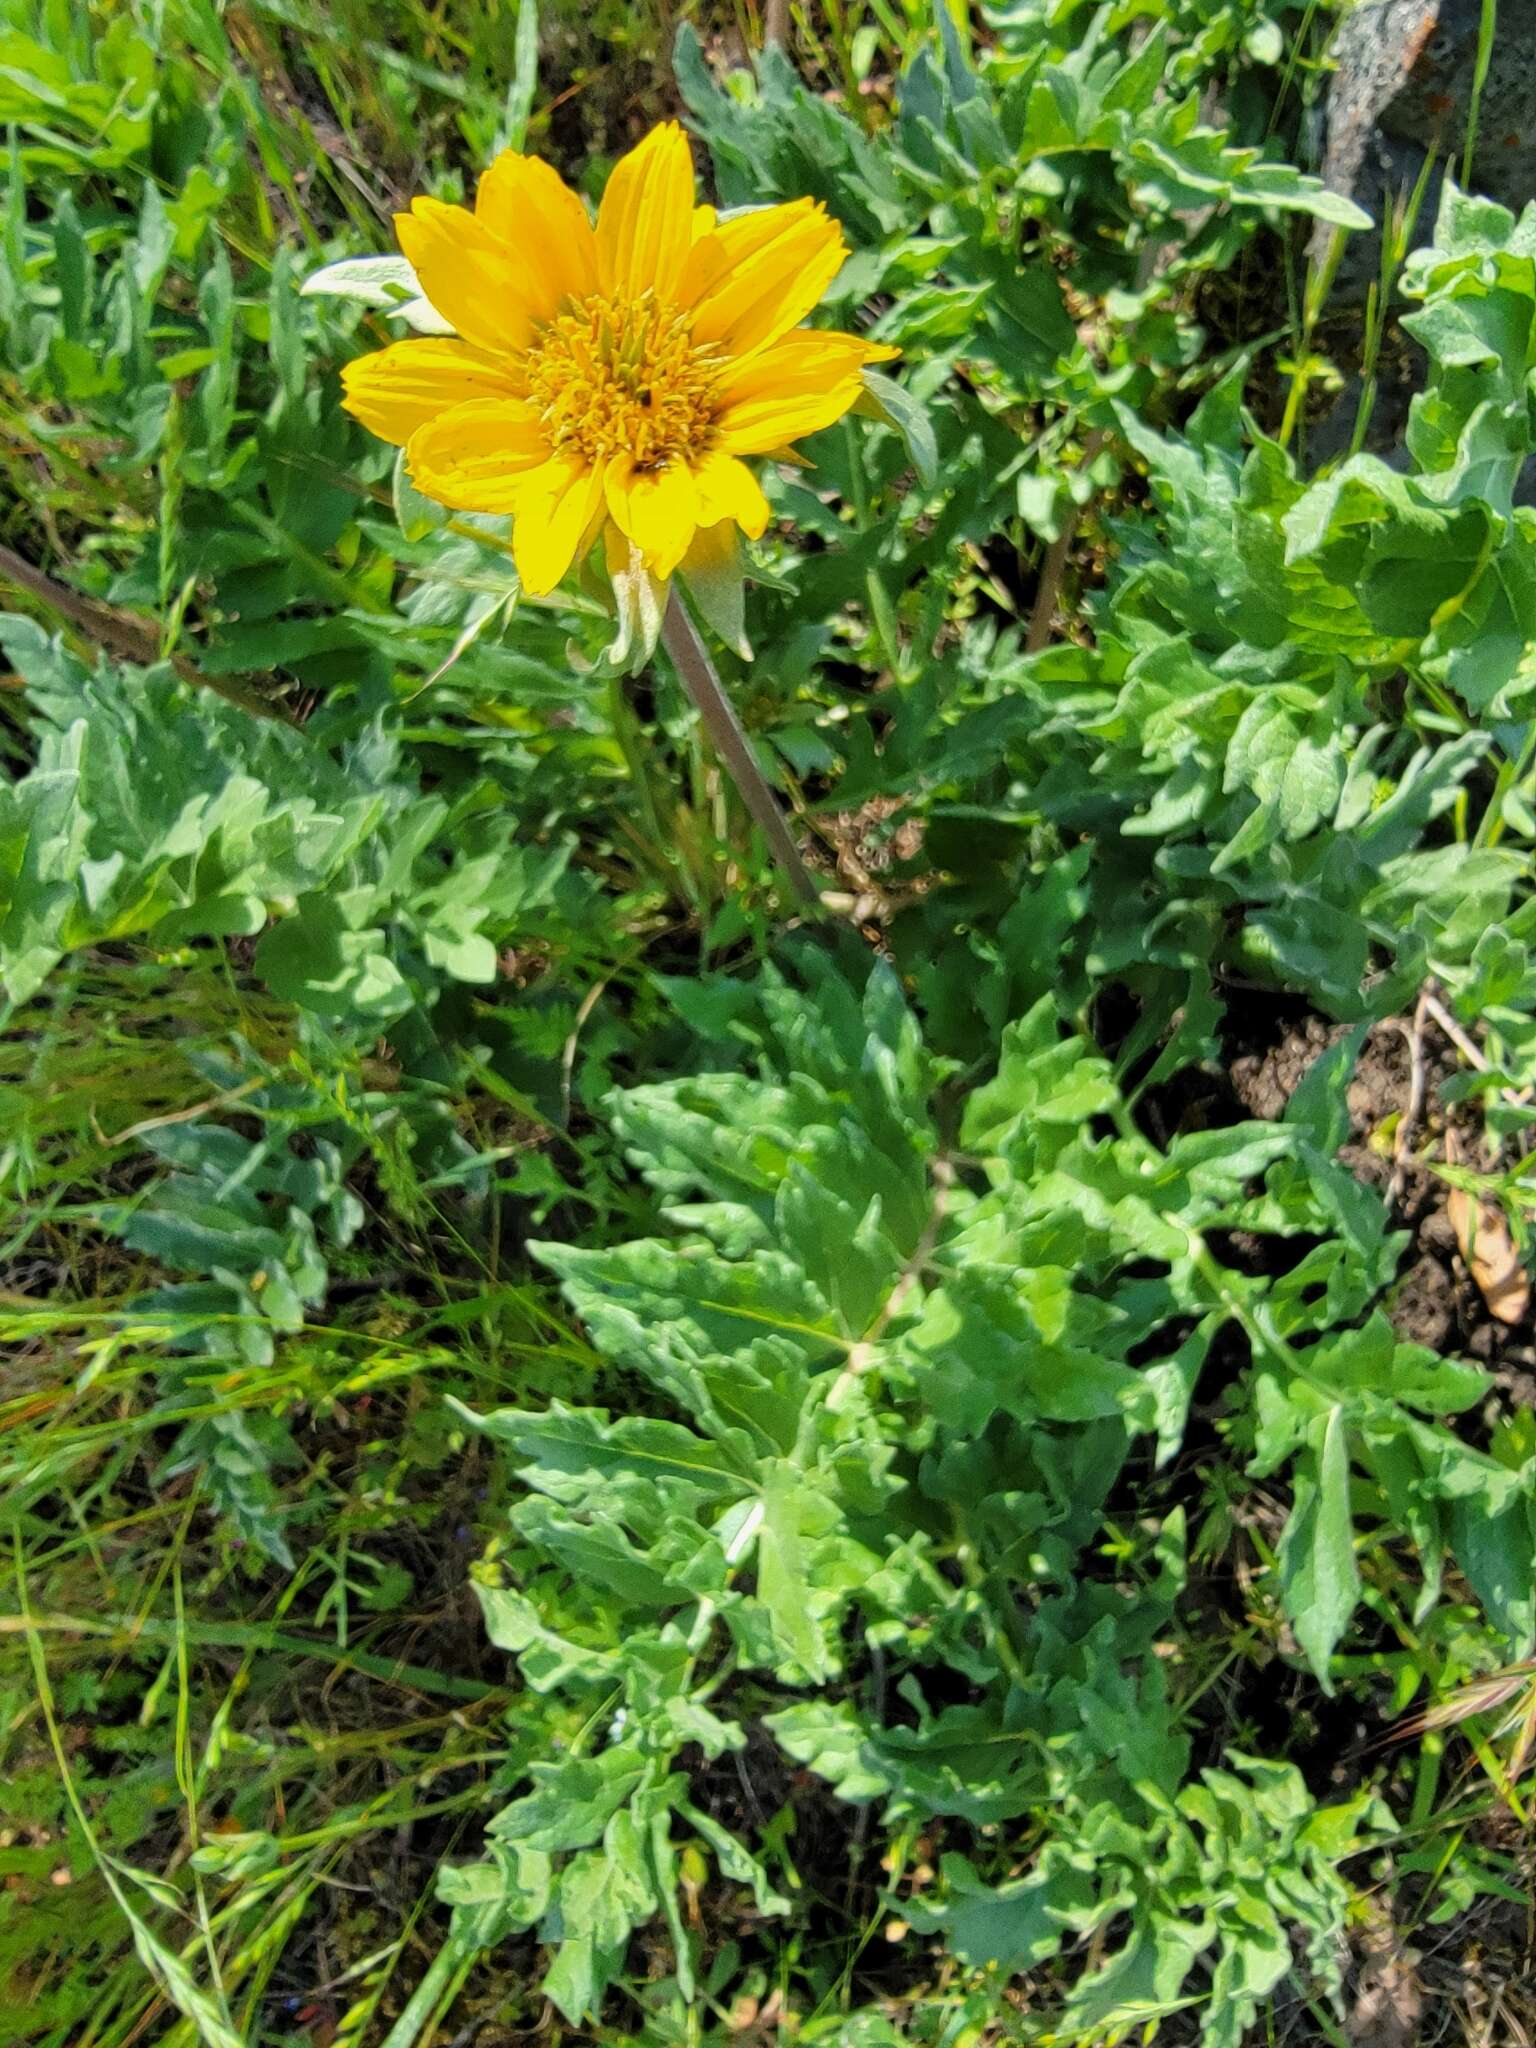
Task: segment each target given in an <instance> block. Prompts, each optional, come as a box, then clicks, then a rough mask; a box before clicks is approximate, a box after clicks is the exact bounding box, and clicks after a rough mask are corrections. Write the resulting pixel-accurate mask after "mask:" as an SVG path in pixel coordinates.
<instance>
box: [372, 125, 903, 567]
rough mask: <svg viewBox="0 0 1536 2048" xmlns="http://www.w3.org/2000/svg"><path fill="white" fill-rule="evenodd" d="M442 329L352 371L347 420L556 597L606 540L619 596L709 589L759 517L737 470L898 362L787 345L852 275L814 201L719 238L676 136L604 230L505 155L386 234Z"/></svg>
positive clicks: (761, 511)
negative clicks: (469, 186)
mask: <svg viewBox="0 0 1536 2048" xmlns="http://www.w3.org/2000/svg"><path fill="white" fill-rule="evenodd" d="M396 226H397V228H398V230H399V235H400V247H401V249H402V250H403V251H404V253H405V256H406V258H407V259H408V261H409V263H410V265H411V268H412V269H413V270H414V272H415V276H416V279H417V281H418V283H419V286H420V290H421V292H422V294H423V295H424V297H425V299H426V300H427V301H429V302H430V306H431V308H432V309H433V310H434V311H435V312H436V313H437V314H438V315H439V316H440V317H441V319H442V321H443V322H444V323H445V324H446V326H447V328H448V329H449V330H450V334H449V335H445V336H444V337H442V338H438V337H436V336H430V337H422V338H420V339H416V340H410V341H399V342H396V343H395V344H394V345H393V346H392V347H390V348H386V349H383V350H381V351H380V352H379V353H378V354H377V355H371V356H364V357H361V358H360V359H359V360H358V361H356V362H354V363H350V364H349V365H348V366H347V369H346V371H345V372H344V379H345V384H346V405H347V409H348V410H349V411H350V412H351V413H353V414H354V415H355V416H356V417H357V418H358V419H360V420H361V421H362V422H363V424H364V425H365V426H366V427H369V428H371V430H372V431H373V432H374V433H376V434H378V435H381V436H382V437H383V439H385V440H386V441H392V442H394V443H395V444H396V445H397V446H400V447H403V448H404V449H405V462H406V467H407V469H408V470H409V472H410V476H411V481H412V482H413V483H414V484H415V486H416V488H417V489H418V490H419V491H421V492H422V493H423V494H424V495H425V496H427V497H429V498H435V499H436V500H437V501H438V502H439V503H440V504H443V505H450V506H454V507H456V508H458V509H459V510H461V511H468V512H505V513H510V514H511V515H512V521H513V526H512V549H513V555H514V557H515V559H516V562H517V568H518V575H519V577H520V579H521V581H522V585H523V588H524V589H525V590H526V591H528V592H530V593H531V594H533V595H535V596H539V595H542V594H544V593H545V592H547V591H550V590H553V589H554V587H555V585H556V584H557V583H558V582H559V581H560V579H561V578H562V577H563V576H564V575H565V574H566V572H567V570H568V569H569V568H570V566H571V564H572V562H573V561H575V560H576V559H577V558H578V557H579V556H581V555H583V554H585V552H586V551H587V549H589V548H590V547H591V546H593V545H594V543H595V542H596V541H597V540H598V538H599V537H600V536H601V537H603V538H604V539H605V540H606V544H607V559H608V566H609V568H610V571H612V572H613V573H614V575H615V579H616V581H617V580H618V578H619V577H620V575H621V574H624V573H630V574H633V573H634V572H636V571H638V572H641V573H643V575H644V576H645V578H647V579H648V580H649V579H654V582H655V583H657V584H659V583H664V582H665V581H666V580H667V579H668V578H669V577H670V576H671V575H672V574H673V572H674V571H675V570H677V569H678V568H679V567H681V568H682V569H683V571H684V573H685V574H689V575H694V574H697V575H699V576H700V577H704V578H707V577H708V576H710V575H711V574H714V573H718V572H719V570H720V569H721V568H722V567H723V566H725V565H728V564H731V563H734V561H735V557H736V549H737V542H736V531H737V529H738V528H740V530H741V531H742V532H743V533H745V534H747V535H749V536H750V537H751V538H753V539H756V538H757V537H758V535H760V534H761V533H762V531H763V529H764V528H765V526H766V525H767V523H768V505H767V501H766V500H765V499H764V497H763V494H762V491H761V489H760V488H759V486H758V482H757V479H756V477H755V476H754V475H753V474H752V471H751V470H750V469H749V468H748V467H747V465H746V464H745V463H744V462H743V461H742V459H741V458H742V457H743V456H744V455H766V454H771V453H775V452H778V451H781V450H784V449H786V448H787V446H788V444H789V443H790V442H791V441H793V440H794V439H795V438H796V437H797V436H798V435H801V434H812V433H815V432H816V431H817V430H818V429H820V428H822V427H827V426H830V425H831V424H832V423H833V421H834V420H837V419H840V418H841V417H842V415H843V414H844V413H845V412H847V411H848V410H849V408H850V407H851V406H853V405H854V404H855V403H856V402H857V401H858V399H859V398H860V396H861V395H862V393H863V389H864V386H863V383H862V380H861V372H862V370H863V368H864V366H865V365H866V364H868V363H875V362H879V361H882V360H884V359H886V358H888V357H890V356H892V355H894V354H895V353H896V351H895V350H894V349H888V348H882V347H880V346H878V345H876V344H873V343H870V342H866V341H861V340H860V339H858V337H856V336H854V335H851V334H832V333H827V332H825V331H817V330H812V329H803V328H800V326H799V323H800V322H801V321H802V320H804V319H805V317H806V315H807V314H808V313H809V312H810V311H811V310H812V308H813V307H814V306H815V305H816V303H817V301H818V300H819V299H820V298H821V297H822V295H823V294H824V293H825V291H826V290H827V287H828V286H829V285H830V284H831V282H832V280H833V278H834V277H835V276H836V275H837V273H838V271H839V270H840V269H841V267H842V265H843V262H844V260H845V258H846V256H847V253H848V252H847V249H846V247H845V245H844V242H843V238H842V234H841V232H840V230H839V229H838V226H837V224H836V222H835V221H833V220H831V219H830V218H829V217H828V215H827V213H826V211H825V209H824V208H823V207H821V206H820V205H818V204H815V203H813V202H812V201H810V200H797V201H795V202H794V203H793V204H791V205H787V206H769V207H762V208H758V209H755V210H752V211H749V212H745V213H740V214H737V215H735V216H733V217H730V218H727V219H724V220H722V219H719V218H717V216H716V214H715V212H714V210H713V209H712V208H711V207H708V206H697V205H695V203H694V185H693V161H692V158H691V157H690V155H689V151H688V143H687V139H686V138H685V136H684V134H683V131H682V130H681V128H679V127H678V126H677V124H676V123H675V122H668V123H667V124H666V125H665V126H664V127H661V128H657V129H655V130H654V131H653V132H652V133H651V134H650V135H648V136H647V137H646V139H645V140H644V142H642V143H641V144H640V145H639V147H638V148H637V149H634V150H632V151H631V152H630V154H629V155H628V156H626V157H625V158H623V159H622V161H621V162H620V163H619V164H618V165H617V166H616V167H615V169H614V171H613V174H612V176H611V177H610V178H609V180H608V186H607V189H606V191H605V192H604V194H603V203H602V206H601V207H600V208H599V210H598V216H597V225H596V227H595V228H594V226H593V225H592V223H591V221H590V220H589V219H588V217H587V211H586V208H585V207H584V206H583V204H582V202H581V200H580V199H579V198H578V197H577V196H576V194H575V193H574V192H571V191H570V190H569V189H568V188H567V187H566V186H565V185H564V184H563V183H562V182H561V180H560V178H559V176H558V175H557V173H556V172H554V171H553V170H552V169H551V168H550V167H549V165H548V164H546V163H543V162H541V161H540V160H539V159H538V158H537V157H528V156H521V155H519V154H518V153H517V152H516V151H515V150H507V151H505V152H503V154H502V155H500V156H499V157H497V159H496V161H495V162H494V163H493V164H492V165H491V167H490V169H489V170H488V171H487V172H486V174H485V176H484V177H483V178H482V179H481V180H480V185H479V189H478V191H477V193H476V195H475V210H474V212H473V213H470V212H469V211H468V210H467V209H465V208H464V207H460V206H445V205H443V204H441V203H440V202H439V201H438V200H435V199H417V200H415V201H414V202H413V204H412V207H411V211H410V212H409V213H406V214H400V215H397V217H396Z"/></svg>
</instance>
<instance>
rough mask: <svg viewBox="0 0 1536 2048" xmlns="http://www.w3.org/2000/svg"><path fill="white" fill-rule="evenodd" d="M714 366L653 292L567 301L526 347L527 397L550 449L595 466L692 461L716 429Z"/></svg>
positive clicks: (679, 316) (686, 327)
mask: <svg viewBox="0 0 1536 2048" xmlns="http://www.w3.org/2000/svg"><path fill="white" fill-rule="evenodd" d="M719 372H720V365H719V364H718V363H717V362H716V361H715V360H714V359H713V356H712V352H710V351H706V350H702V349H695V347H694V346H693V341H692V337H691V335H690V332H689V323H688V321H687V319H686V317H685V316H684V315H683V314H681V313H678V312H676V311H674V310H673V308H671V307H670V306H664V305H661V304H659V303H658V302H657V299H656V295H655V293H654V292H652V291H649V290H647V291H645V292H642V293H641V294H640V295H639V296H638V297H637V298H633V299H608V298H604V297H602V296H600V295H597V294H594V295H593V296H592V297H591V298H587V299H580V300H576V301H570V300H568V301H567V302H566V306H565V310H564V311H563V312H561V313H559V314H557V316H556V317H555V318H554V319H553V320H551V321H550V322H549V324H548V325H547V326H546V327H545V328H544V329H543V330H542V331H541V332H540V333H539V334H538V335H537V336H536V337H535V339H534V342H533V344H532V346H531V347H530V349H529V351H528V358H527V375H528V397H529V400H530V402H531V403H532V404H534V405H536V406H537V407H538V408H539V410H540V412H541V413H542V414H543V417H544V425H545V429H546V431H547V432H548V434H549V439H550V445H551V447H552V448H553V449H555V450H556V451H557V452H561V453H567V454H573V455H574V454H579V455H582V456H584V457H585V458H586V460H587V461H588V462H591V463H593V464H599V463H603V462H606V461H608V460H609V459H610V458H611V457H612V456H615V455H629V456H631V457H633V459H634V461H635V462H636V463H637V464H638V465H639V466H640V467H641V468H645V469H659V468H662V467H664V466H665V465H666V464H667V463H668V462H671V461H675V460H681V461H685V462H686V461H692V460H694V459H696V458H697V457H699V456H701V455H703V454H704V452H705V450H706V448H707V447H708V444H709V440H710V437H711V434H712V433H713V430H714V413H715V408H714V394H715V388H716V386H717V384H718V382H719Z"/></svg>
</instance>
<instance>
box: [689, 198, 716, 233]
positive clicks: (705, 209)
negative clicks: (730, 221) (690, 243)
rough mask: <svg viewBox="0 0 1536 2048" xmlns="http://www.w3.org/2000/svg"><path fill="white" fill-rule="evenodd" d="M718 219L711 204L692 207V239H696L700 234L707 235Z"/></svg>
mask: <svg viewBox="0 0 1536 2048" xmlns="http://www.w3.org/2000/svg"><path fill="white" fill-rule="evenodd" d="M718 219H719V215H718V214H717V213H716V212H715V209H714V208H713V207H712V206H696V207H695V208H694V209H693V239H694V240H695V241H698V239H699V237H700V236H701V235H707V234H708V233H709V232H710V230H711V229H712V228H713V227H714V224H715V222H716V221H717V220H718Z"/></svg>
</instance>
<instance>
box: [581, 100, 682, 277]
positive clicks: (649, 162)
mask: <svg viewBox="0 0 1536 2048" xmlns="http://www.w3.org/2000/svg"><path fill="white" fill-rule="evenodd" d="M692 239H693V158H692V156H691V155H690V154H689V151H688V138H687V136H686V135H684V133H683V131H682V129H681V128H679V127H678V125H677V123H676V122H675V121H665V122H663V123H662V125H661V127H659V128H653V129H652V130H651V132H650V134H649V135H647V136H646V138H645V140H644V142H642V143H641V144H640V145H639V146H638V147H637V148H635V149H632V150H631V151H630V152H629V155H628V156H626V157H621V158H620V159H619V161H618V163H616V164H615V165H614V167H613V172H612V175H611V176H610V177H609V180H608V184H607V188H606V189H605V191H604V193H603V203H602V205H601V206H600V207H599V208H598V211H597V265H598V275H599V279H600V281H601V284H602V288H603V290H604V291H605V292H610V293H613V292H616V293H620V294H623V295H626V296H638V295H639V294H640V293H641V292H643V291H644V290H645V288H646V286H647V285H650V286H652V287H653V288H654V290H655V292H656V295H657V297H658V298H659V299H662V300H667V301H670V300H671V299H672V298H673V297H674V294H675V287H676V284H677V278H678V273H679V271H680V270H681V268H682V263H683V258H684V257H685V256H686V255H687V253H688V246H689V243H690V242H691V241H692Z"/></svg>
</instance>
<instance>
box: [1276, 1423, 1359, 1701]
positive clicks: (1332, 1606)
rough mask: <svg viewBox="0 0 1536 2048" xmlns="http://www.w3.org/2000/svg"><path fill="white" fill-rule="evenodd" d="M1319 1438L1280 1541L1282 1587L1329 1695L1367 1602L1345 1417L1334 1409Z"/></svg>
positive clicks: (1303, 1466)
mask: <svg viewBox="0 0 1536 2048" xmlns="http://www.w3.org/2000/svg"><path fill="white" fill-rule="evenodd" d="M1311 1435H1312V1441H1313V1447H1312V1448H1309V1450H1308V1452H1307V1453H1306V1454H1305V1455H1304V1456H1303V1458H1302V1460H1301V1461H1300V1463H1299V1465H1298V1467H1297V1473H1296V1480H1295V1500H1294V1502H1293V1504H1292V1508H1291V1513H1290V1517H1289V1519H1288V1520H1287V1522H1286V1525H1285V1530H1284V1533H1283V1534H1282V1536H1281V1538H1280V1548H1279V1554H1278V1555H1279V1569H1280V1586H1281V1592H1282V1595H1283V1597H1284V1600H1285V1611H1286V1613H1287V1614H1288V1615H1289V1616H1290V1618H1291V1625H1292V1627H1293V1628H1294V1629H1295V1631H1296V1640H1297V1642H1299V1643H1300V1645H1301V1647H1302V1649H1303V1650H1304V1651H1305V1653H1306V1657H1307V1661H1308V1663H1309V1664H1310V1665H1311V1666H1312V1669H1313V1670H1314V1671H1315V1672H1316V1673H1317V1676H1318V1679H1319V1680H1320V1682H1321V1684H1322V1686H1323V1689H1324V1691H1325V1692H1332V1690H1333V1682H1332V1678H1331V1676H1330V1672H1329V1659H1330V1658H1331V1657H1332V1655H1333V1651H1334V1647H1335V1645H1336V1644H1337V1643H1338V1641H1339V1638H1340V1637H1341V1636H1342V1635H1343V1633H1344V1630H1345V1629H1346V1627H1347V1626H1348V1625H1349V1618H1350V1616H1351V1615H1352V1614H1353V1613H1354V1611H1355V1603H1356V1601H1357V1600H1358V1599H1359V1597H1360V1570H1359V1566H1358V1565H1357V1564H1356V1562H1355V1544H1354V1524H1353V1521H1352V1519H1351V1514H1350V1504H1349V1446H1348V1433H1347V1428H1346V1424H1345V1419H1344V1410H1343V1409H1342V1408H1341V1407H1333V1408H1330V1409H1329V1410H1328V1411H1327V1414H1326V1416H1325V1417H1324V1418H1323V1419H1322V1421H1321V1424H1320V1426H1314V1428H1313V1431H1312V1432H1311Z"/></svg>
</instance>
